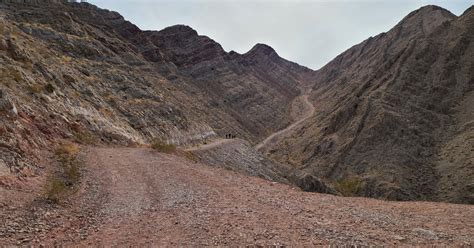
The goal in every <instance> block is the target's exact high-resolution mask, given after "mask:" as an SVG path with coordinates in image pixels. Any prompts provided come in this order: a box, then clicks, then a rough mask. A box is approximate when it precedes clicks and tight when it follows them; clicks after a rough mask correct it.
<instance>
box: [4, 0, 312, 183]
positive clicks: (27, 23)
mask: <svg viewBox="0 0 474 248" xmlns="http://www.w3.org/2000/svg"><path fill="white" fill-rule="evenodd" d="M0 9H1V12H0V13H1V16H0V34H1V36H0V37H1V40H0V70H1V71H2V74H1V75H2V80H1V85H0V92H1V94H0V97H1V102H2V104H1V108H0V114H1V115H2V118H1V120H0V122H1V124H2V129H0V142H1V143H0V144H1V145H0V151H1V153H0V154H1V160H0V162H1V163H0V167H2V168H1V169H0V170H1V171H5V174H7V175H9V174H10V173H9V172H10V171H11V172H12V173H13V175H27V174H28V173H30V171H33V172H35V171H36V172H38V171H41V170H38V168H40V167H43V166H44V163H45V161H43V160H44V159H42V158H43V157H44V152H48V151H51V150H53V149H54V147H55V145H56V144H57V143H58V142H60V140H63V139H67V140H71V139H72V140H74V141H76V142H80V143H86V144H87V143H92V144H119V145H127V144H147V143H149V142H151V141H152V140H155V139H159V140H162V141H163V142H166V143H172V144H176V145H181V146H186V145H190V144H194V143H199V142H202V141H204V140H206V139H208V138H212V137H223V136H225V135H226V134H232V135H234V136H237V137H239V138H243V139H246V140H249V141H250V142H253V143H256V142H257V141H258V140H261V139H262V138H264V137H266V136H267V135H268V134H270V133H272V132H274V131H276V130H279V129H281V128H283V127H284V126H286V125H288V124H289V123H290V122H291V121H292V119H291V117H290V114H289V112H290V111H291V102H292V101H293V99H294V98H296V97H297V96H298V95H299V94H300V89H301V88H302V87H303V86H305V83H307V80H306V79H307V78H308V77H310V76H311V75H312V73H313V71H312V70H310V69H308V68H306V67H303V66H299V65H297V64H295V63H292V62H289V61H287V60H285V59H283V58H281V57H280V56H278V54H277V53H276V52H275V51H274V50H273V49H272V48H271V47H269V46H267V45H263V44H257V45H256V46H255V47H254V48H252V49H251V50H250V51H249V52H248V53H246V54H238V53H236V52H226V51H224V49H222V47H221V46H220V45H219V44H218V43H217V42H215V41H214V40H212V39H211V38H209V37H206V36H202V35H199V34H198V33H197V32H196V31H195V30H193V29H192V28H190V27H188V26H184V25H176V26H172V27H168V28H165V29H163V30H161V31H142V30H140V29H139V28H138V27H137V26H135V25H133V24H132V23H130V22H128V21H126V20H125V19H124V18H123V17H122V16H121V15H120V14H118V13H116V12H112V11H109V10H104V9H100V8H97V7H96V6H94V5H91V4H88V3H68V2H66V1H26V0H24V1H23V0H20V1H2V2H1V3H0ZM277 79H278V80H277Z"/></svg>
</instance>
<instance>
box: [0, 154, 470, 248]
mask: <svg viewBox="0 0 474 248" xmlns="http://www.w3.org/2000/svg"><path fill="white" fill-rule="evenodd" d="M85 162H86V168H85V173H84V175H83V183H82V185H83V187H82V188H81V189H80V190H79V191H78V192H77V193H76V194H75V195H74V196H73V198H72V199H71V203H70V204H69V205H67V206H65V207H59V208H51V209H50V210H48V211H46V212H45V213H44V215H45V216H46V217H47V218H48V221H47V223H53V224H54V225H52V227H51V228H50V229H47V230H43V231H39V232H38V231H37V232H36V234H35V236H34V237H28V239H26V238H25V237H24V235H25V233H20V232H15V233H13V234H9V235H3V234H2V230H4V229H2V226H1V225H2V224H0V246H3V245H9V244H10V245H11V244H17V243H15V242H16V240H17V238H18V237H19V236H21V235H23V237H22V240H32V241H31V242H27V243H21V244H23V245H25V244H32V245H39V244H44V245H46V246H49V245H55V244H56V245H58V244H60V245H63V246H64V245H65V246H91V245H94V246H130V245H131V246H152V245H153V246H216V245H218V246H229V245H254V244H257V245H293V246H299V245H316V244H385V245H408V244H412V245H413V244H449V245H456V244H457V245H460V244H464V245H472V244H474V237H473V236H472V233H474V221H473V220H474V206H469V205H454V204H445V203H428V202H386V201H379V200H374V199H365V198H343V197H337V196H332V195H324V194H316V193H307V192H302V191H300V190H297V189H294V188H292V187H290V186H288V185H283V184H278V183H272V182H269V181H266V180H263V179H259V178H255V177H248V176H244V175H241V174H238V173H235V172H232V171H228V170H225V169H219V168H214V167H209V166H206V165H202V164H198V163H194V162H191V161H188V160H186V159H184V158H181V157H176V156H174V155H166V154H161V153H157V152H156V151H153V150H149V149H141V148H92V149H91V150H90V151H88V152H87V154H85ZM35 209H36V210H35V214H36V215H40V214H41V213H42V211H39V209H38V208H35ZM58 209H63V210H58ZM29 211H31V210H29ZM55 211H56V212H55ZM57 211H59V212H57ZM39 219H41V217H39V216H36V217H35V218H33V219H31V220H28V221H27V222H25V224H23V225H35V222H38V220H39ZM8 221H11V220H10V218H8ZM8 223H10V226H11V222H8ZM36 224H37V223H36ZM34 227H35V228H36V227H38V228H41V226H38V225H36V226H34ZM22 228H25V226H22ZM23 238H25V239H23ZM11 240H13V242H10V241H11Z"/></svg>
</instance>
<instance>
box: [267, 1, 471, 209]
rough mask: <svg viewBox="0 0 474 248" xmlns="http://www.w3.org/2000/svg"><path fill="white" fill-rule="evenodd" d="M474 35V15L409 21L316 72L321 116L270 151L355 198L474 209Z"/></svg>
mask: <svg viewBox="0 0 474 248" xmlns="http://www.w3.org/2000/svg"><path fill="white" fill-rule="evenodd" d="M473 35H474V8H473V7H471V8H469V9H468V10H466V11H465V12H464V13H463V14H462V15H461V16H459V17H457V16H455V15H453V14H452V13H450V12H449V11H447V10H445V9H442V8H440V7H437V6H426V7H422V8H420V9H418V10H416V11H414V12H412V13H410V14H409V15H408V16H406V17H405V18H404V19H403V20H402V21H401V22H400V23H398V24H397V25H396V26H395V27H393V28H392V29H391V30H390V31H388V32H387V33H382V34H380V35H377V36H375V37H371V38H369V39H367V40H365V41H363V42H362V43H360V44H358V45H355V46H353V47H352V48H350V49H348V50H347V51H345V52H344V53H342V54H341V55H339V56H337V57H336V58H335V59H334V60H332V61H331V62H329V63H328V64H327V65H326V66H324V67H323V68H321V69H320V70H318V71H316V72H315V73H314V75H313V78H312V82H313V83H314V86H313V89H312V94H311V98H310V99H311V101H312V102H313V103H314V105H315V107H316V109H317V111H316V113H315V114H314V115H313V116H312V117H311V118H309V119H308V120H307V121H306V122H305V123H304V124H303V126H301V127H300V128H299V129H297V130H295V132H293V133H292V134H291V135H288V136H287V137H285V139H280V141H279V142H277V143H276V144H274V145H273V146H270V147H267V148H266V150H265V152H266V153H267V154H269V155H270V156H271V157H272V158H274V159H276V160H279V161H280V162H287V163H292V164H293V165H295V166H296V167H299V168H301V169H303V170H304V171H306V172H308V173H310V174H313V175H315V176H318V177H320V178H323V179H326V180H328V181H332V182H333V184H334V185H336V188H338V187H339V188H340V189H342V190H346V191H347V194H350V195H360V196H368V197H377V198H384V199H391V200H436V201H438V200H439V201H450V202H459V203H474V184H473V182H474V160H473V159H474V158H473V156H472V155H473V147H474V136H473V135H474V126H473V123H474V111H473V106H474V105H473V104H474V93H473V89H474V75H473V73H474V64H473V62H474V43H473Z"/></svg>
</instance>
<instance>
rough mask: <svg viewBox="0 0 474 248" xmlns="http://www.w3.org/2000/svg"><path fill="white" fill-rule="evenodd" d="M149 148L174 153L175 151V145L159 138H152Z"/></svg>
mask: <svg viewBox="0 0 474 248" xmlns="http://www.w3.org/2000/svg"><path fill="white" fill-rule="evenodd" d="M151 148H153V149H155V150H157V151H159V152H163V153H168V154H171V153H175V152H176V146H175V145H173V144H166V143H165V142H163V141H161V140H159V139H154V140H153V141H152V142H151Z"/></svg>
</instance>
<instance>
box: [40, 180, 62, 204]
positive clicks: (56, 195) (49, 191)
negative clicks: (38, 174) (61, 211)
mask: <svg viewBox="0 0 474 248" xmlns="http://www.w3.org/2000/svg"><path fill="white" fill-rule="evenodd" d="M66 193H67V187H66V184H65V183H64V182H63V181H62V180H61V179H60V178H57V177H50V178H49V180H48V182H47V183H46V195H45V197H46V199H47V200H49V201H51V202H53V203H56V204H57V203H59V202H60V200H61V199H62V198H63V197H64V196H65V195H66Z"/></svg>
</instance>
